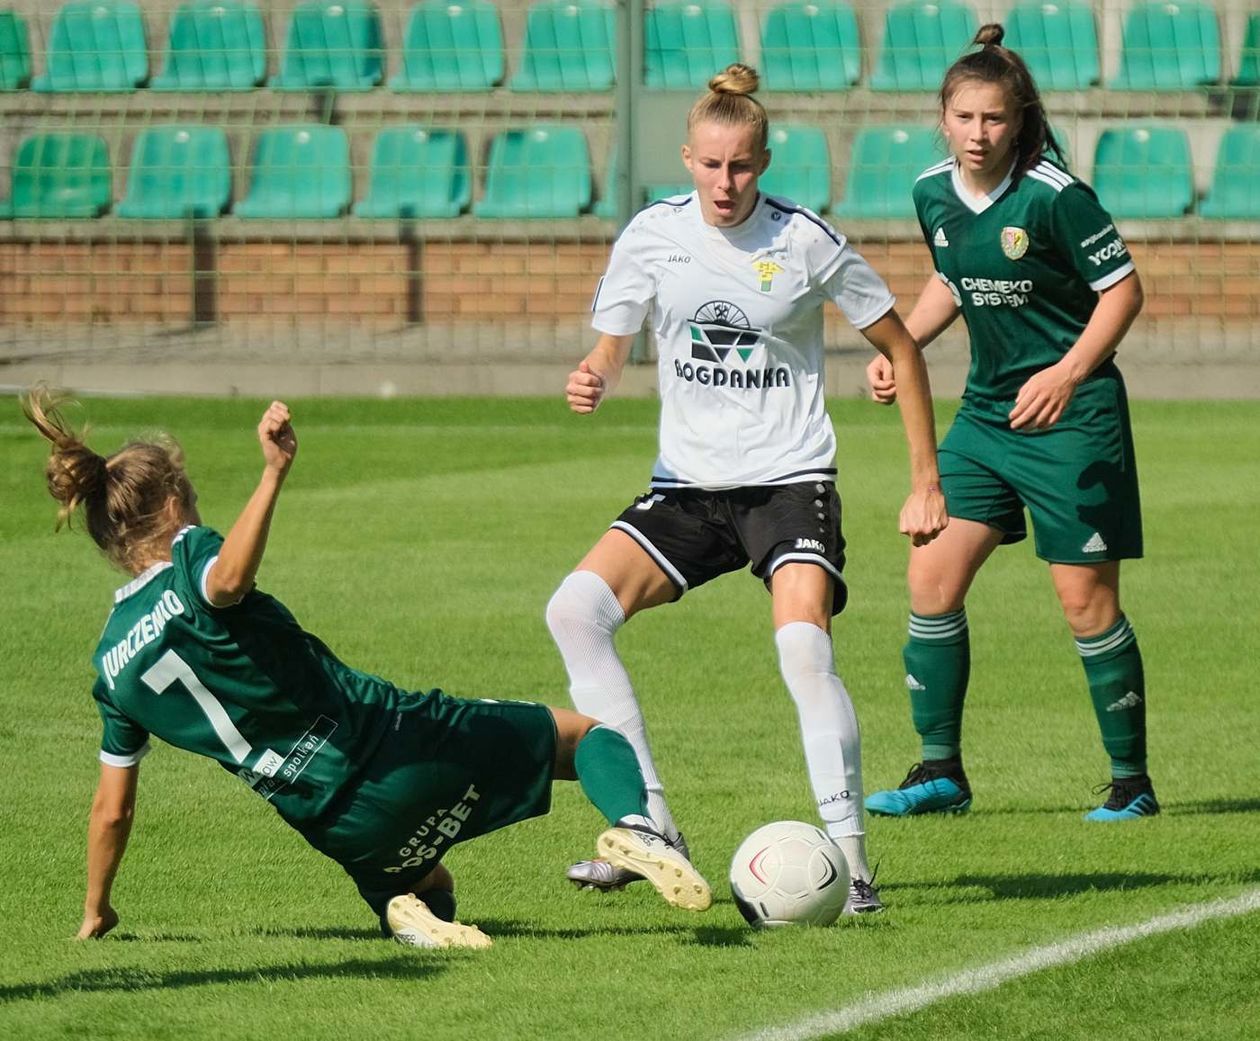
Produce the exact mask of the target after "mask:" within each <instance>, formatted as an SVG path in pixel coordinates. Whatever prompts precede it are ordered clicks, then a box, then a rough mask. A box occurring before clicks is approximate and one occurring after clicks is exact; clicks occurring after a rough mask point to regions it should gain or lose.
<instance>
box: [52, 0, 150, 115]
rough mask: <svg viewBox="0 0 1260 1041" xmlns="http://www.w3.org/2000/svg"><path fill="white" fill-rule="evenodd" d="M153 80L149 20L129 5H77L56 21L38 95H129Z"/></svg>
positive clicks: (102, 0)
mask: <svg viewBox="0 0 1260 1041" xmlns="http://www.w3.org/2000/svg"><path fill="white" fill-rule="evenodd" d="M148 78H149V48H148V44H147V43H146V42H145V36H144V16H143V15H142V14H141V12H140V6H139V5H138V4H134V3H130V2H128V0H86V2H83V0H73V2H71V3H67V4H63V5H62V7H61V8H60V9H59V10H58V11H57V14H56V15H55V16H54V18H53V24H52V32H51V35H50V39H49V43H48V56H47V71H46V72H45V73H44V74H43V75H42V76H36V77H35V80H34V82H33V83H32V84H31V86H32V87H33V88H34V89H35V90H38V91H42V92H47V93H55V92H62V91H66V92H69V91H128V90H135V89H136V87H138V86H139V85H140V84H141V83H143V82H144V81H145V80H146V79H148Z"/></svg>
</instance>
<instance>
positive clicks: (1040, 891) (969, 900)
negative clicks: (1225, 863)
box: [887, 870, 1260, 904]
mask: <svg viewBox="0 0 1260 1041" xmlns="http://www.w3.org/2000/svg"><path fill="white" fill-rule="evenodd" d="M1256 881H1260V870H1253V871H1247V872H1243V873H1242V874H1239V875H1233V874H1231V875H1228V876H1210V875H1203V874H1185V875H1171V874H1166V873H1152V872H1140V871H1138V872H1125V871H1104V872H1095V873H1092V874H1089V873H1079V874H1063V875H1044V874H1028V875H973V874H964V875H959V876H957V877H956V878H952V879H949V880H947V881H941V882H900V883H889V884H888V886H887V889H888V890H889V891H894V890H911V889H920V890H947V889H961V890H967V889H970V890H976V889H984V890H987V891H988V894H987V895H986V896H977V895H975V894H974V893H972V894H968V893H966V892H960V893H958V894H957V895H956V896H955V897H952V898H950V899H947V900H943V901H941V902H942V903H947V904H974V903H986V902H988V901H990V900H1047V899H1054V898H1057V897H1064V896H1079V895H1080V894H1082V893H1112V892H1124V891H1126V890H1129V891H1131V890H1138V889H1153V888H1157V887H1159V886H1168V885H1204V884H1205V883H1206V884H1209V885H1213V886H1221V885H1238V884H1240V883H1242V884H1252V883H1254V882H1256Z"/></svg>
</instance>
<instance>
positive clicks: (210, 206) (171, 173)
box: [116, 126, 232, 220]
mask: <svg viewBox="0 0 1260 1041" xmlns="http://www.w3.org/2000/svg"><path fill="white" fill-rule="evenodd" d="M231 193H232V163H231V159H230V158H229V155H228V142H227V135H226V134H225V133H224V132H223V131H222V130H221V129H220V128H219V127H210V126H157V127H150V128H149V129H148V130H143V131H141V132H140V134H139V135H138V136H137V137H136V142H135V145H133V146H132V150H131V172H130V174H129V175H128V177H127V194H126V195H125V196H124V198H123V200H122V202H120V203H119V204H118V208H117V210H116V212H117V213H118V215H119V216H120V217H136V218H144V219H153V220H173V219H177V218H181V217H217V216H218V215H219V214H220V213H222V212H223V211H224V210H225V209H226V208H227V204H228V198H229V196H230V195H231Z"/></svg>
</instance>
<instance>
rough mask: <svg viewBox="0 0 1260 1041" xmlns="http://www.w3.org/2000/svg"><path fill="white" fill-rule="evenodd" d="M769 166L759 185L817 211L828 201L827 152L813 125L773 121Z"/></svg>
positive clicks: (829, 193)
mask: <svg viewBox="0 0 1260 1041" xmlns="http://www.w3.org/2000/svg"><path fill="white" fill-rule="evenodd" d="M769 147H770V151H771V152H772V153H773V155H772V157H771V160H770V166H769V168H768V169H767V170H766V172H765V173H764V174H762V175H761V181H760V188H761V190H762V191H763V192H765V193H766V194H767V195H779V196H782V197H783V198H785V199H790V200H791V201H792V202H795V203H799V204H800V205H801V206H806V207H808V208H809V209H811V210H813V211H814V212H815V213H821V212H822V211H823V210H824V209H826V208H827V204H828V203H829V202H830V201H831V154H830V152H829V151H828V148H827V138H826V136H825V135H824V134H823V132H822V131H821V130H819V129H818V128H817V127H808V126H792V125H791V124H786V123H776V124H775V125H774V126H773V127H772V128H771V130H770V139H769Z"/></svg>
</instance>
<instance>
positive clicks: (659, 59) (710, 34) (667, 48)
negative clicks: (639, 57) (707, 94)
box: [643, 0, 739, 90]
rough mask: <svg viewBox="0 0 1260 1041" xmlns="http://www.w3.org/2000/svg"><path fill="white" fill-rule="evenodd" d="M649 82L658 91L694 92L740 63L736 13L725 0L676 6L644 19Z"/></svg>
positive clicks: (650, 12)
mask: <svg viewBox="0 0 1260 1041" xmlns="http://www.w3.org/2000/svg"><path fill="white" fill-rule="evenodd" d="M644 21H645V31H644V40H643V52H644V53H643V64H644V82H645V83H646V84H647V86H649V87H652V88H655V89H658V90H694V89H697V88H699V87H703V86H705V84H707V83H708V82H709V80H710V79H711V78H712V77H713V76H714V75H715V74H716V73H718V72H720V71H721V70H722V69H724V68H726V66H728V65H730V64H731V62H735V61H739V30H738V29H737V28H736V25H735V12H734V11H733V10H732V9H731V7H730V5H728V4H726V3H724V2H723V0H705V2H703V3H694V2H686V0H683V2H676V0H675V2H670V3H664V4H658V5H657V6H656V7H650V8H648V11H647V14H646V16H645V18H644Z"/></svg>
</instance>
